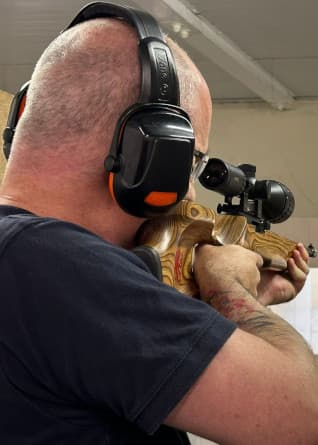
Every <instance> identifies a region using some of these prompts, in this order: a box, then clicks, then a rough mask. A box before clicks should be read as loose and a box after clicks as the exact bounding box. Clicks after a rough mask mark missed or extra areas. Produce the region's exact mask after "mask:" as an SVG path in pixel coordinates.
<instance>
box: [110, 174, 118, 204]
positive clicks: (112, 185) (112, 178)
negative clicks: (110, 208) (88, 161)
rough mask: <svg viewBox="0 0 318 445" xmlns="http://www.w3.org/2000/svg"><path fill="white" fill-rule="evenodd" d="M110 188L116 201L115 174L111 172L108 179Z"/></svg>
mask: <svg viewBox="0 0 318 445" xmlns="http://www.w3.org/2000/svg"><path fill="white" fill-rule="evenodd" d="M108 187H109V193H110V195H111V197H112V198H113V200H114V201H116V199H115V193H114V173H112V172H110V173H109V177H108Z"/></svg>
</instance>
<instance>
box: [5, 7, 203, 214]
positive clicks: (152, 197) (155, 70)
mask: <svg viewBox="0 0 318 445" xmlns="http://www.w3.org/2000/svg"><path fill="white" fill-rule="evenodd" d="M101 17H105V18H106V17H108V18H118V19H121V20H125V21H127V22H128V23H129V24H130V25H131V26H133V27H134V28H135V30H136V32H137V36H138V50H139V60H140V66H141V87H140V97H139V100H138V102H137V103H136V104H134V105H132V106H131V107H129V108H128V109H127V110H126V111H125V112H124V113H123V114H122V116H121V117H120V119H119V121H118V122H117V125H116V129H115V133H114V136H113V141H112V145H111V149H110V152H109V155H108V156H107V157H106V159H105V162H104V165H105V171H106V173H107V175H108V185H109V190H110V193H111V196H112V197H113V199H114V201H115V202H116V203H117V204H118V205H119V206H120V207H121V208H122V209H123V210H124V211H125V212H127V213H129V214H131V215H134V216H138V217H142V218H148V217H151V216H156V215H160V214H162V213H165V212H167V211H168V210H170V209H171V208H172V207H174V206H175V205H176V204H178V203H179V201H181V200H182V199H183V198H184V197H185V195H186V193H187V191H188V187H189V180H190V174H191V168H192V162H193V152H194V145H195V139H194V132H193V128H192V125H191V121H190V118H189V116H188V115H187V113H186V112H185V111H184V110H183V109H182V108H180V97H179V96H180V94H179V81H178V77H177V72H176V68H175V63H174V59H173V55H172V53H171V51H170V48H169V47H168V45H167V44H166V43H165V41H164V38H163V35H162V33H161V30H160V27H159V25H158V23H157V22H156V20H155V19H154V18H153V17H152V16H151V15H149V14H148V13H146V12H143V11H138V10H135V9H132V8H129V7H123V6H118V5H114V4H111V3H104V2H95V3H90V4H88V5H87V6H85V7H84V8H82V9H81V10H80V11H79V13H78V14H77V16H76V17H75V18H74V19H73V20H72V22H71V23H70V25H69V26H68V27H67V28H65V29H64V30H63V31H62V32H64V31H66V30H67V29H69V28H72V27H73V26H75V25H77V24H78V23H81V22H84V21H87V20H92V19H95V18H101ZM105 45H106V42H105ZM27 87H28V84H25V85H24V86H23V87H22V88H21V90H20V91H19V93H18V94H17V95H16V96H15V97H14V99H13V102H12V105H11V109H10V113H9V118H8V125H7V128H6V129H5V130H4V133H3V138H4V152H5V156H6V158H8V157H9V155H10V150H11V143H12V140H13V137H14V132H15V128H16V125H17V122H18V119H19V117H20V116H21V113H22V111H23V107H24V103H25V97H26V91H27Z"/></svg>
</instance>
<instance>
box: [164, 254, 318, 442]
mask: <svg viewBox="0 0 318 445" xmlns="http://www.w3.org/2000/svg"><path fill="white" fill-rule="evenodd" d="M233 248H234V249H233ZM235 248H236V249H235ZM213 249H215V248H213V247H211V246H203V247H201V248H200V249H199V251H198V252H197V258H196V262H195V271H196V279H197V281H198V283H199V286H200V295H201V297H202V299H204V300H205V301H206V302H208V303H209V304H211V305H213V307H215V308H216V309H217V310H218V311H219V312H221V313H222V314H223V315H224V316H225V317H227V318H229V319H231V320H233V321H235V322H236V323H237V324H238V326H239V329H237V330H236V331H235V332H234V333H233V335H232V336H231V337H230V339H229V340H228V341H227V342H226V344H225V345H224V346H223V348H222V349H221V350H220V351H219V353H218V354H217V356H216V357H215V358H214V359H213V360H212V362H211V363H210V365H209V366H208V367H207V369H206V370H205V371H204V373H203V374H202V375H201V376H200V378H199V379H198V381H197V382H196V383H195V384H194V386H193V387H192V388H191V390H190V391H189V392H188V394H187V395H186V396H185V397H184V399H183V400H182V401H181V402H180V403H179V404H178V405H177V406H176V407H175V408H174V410H173V411H172V412H171V413H170V415H169V416H168V418H167V423H168V424H169V425H173V426H175V427H178V428H180V429H184V430H186V431H190V432H193V433H194V434H198V435H200V436H203V437H206V438H208V439H210V440H214V441H216V442H220V443H222V444H224V445H225V444H231V445H232V444H233V445H240V444H242V445H248V444H251V445H254V444H256V443H257V445H268V444H271V445H300V444H304V445H315V444H317V441H318V421H317V419H318V366H317V361H316V360H315V358H314V355H313V354H312V352H311V350H310V348H309V347H308V346H307V344H306V343H305V341H304V340H303V339H302V337H301V336H300V335H299V334H298V333H297V332H296V331H295V330H294V329H293V328H292V327H291V326H290V325H289V324H288V323H286V322H285V321H284V320H282V319H281V318H280V317H278V316H277V315H275V314H273V313H272V312H271V310H270V309H268V308H267V307H264V306H263V305H262V304H261V303H259V302H258V301H257V300H256V299H255V298H254V297H253V295H254V296H256V290H255V289H257V286H258V284H259V280H260V275H259V272H258V267H257V266H260V262H259V261H260V260H259V258H257V256H256V254H254V253H253V252H249V253H248V254H246V253H244V258H242V257H240V254H241V251H239V250H238V249H240V248H239V247H238V246H228V249H227V250H226V251H225V254H226V257H227V259H226V261H223V260H222V258H220V255H219V252H218V255H217V256H215V250H213ZM224 249H225V248H224ZM246 252H247V251H246ZM253 255H254V257H253ZM229 258H231V261H229V260H228V259H229ZM242 261H243V263H242ZM242 264H244V270H245V272H244V271H243V270H242V269H243V267H242ZM250 271H252V273H251V272H250ZM253 276H254V281H253ZM247 289H250V290H251V292H252V294H253V295H251V293H249V292H248V291H247Z"/></svg>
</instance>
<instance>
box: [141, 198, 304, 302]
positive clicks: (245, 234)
mask: <svg viewBox="0 0 318 445" xmlns="http://www.w3.org/2000/svg"><path fill="white" fill-rule="evenodd" d="M137 243H138V245H143V246H146V247H148V248H151V249H153V250H154V251H155V252H156V253H157V254H158V255H159V258H160V263H161V270H162V280H163V282H164V283H166V284H168V285H170V286H172V287H175V288H176V289H178V290H179V291H181V292H183V293H185V294H187V295H191V296H195V295H197V294H198V288H197V285H196V283H195V280H194V276H193V273H192V263H193V252H194V249H195V246H196V245H198V244H212V245H216V246H222V245H227V244H238V245H241V246H243V247H245V248H247V249H250V250H253V251H255V252H257V253H259V254H260V255H261V256H262V257H263V260H264V266H263V267H266V268H271V269H273V270H278V271H284V270H285V269H286V267H287V259H288V258H290V257H291V255H292V252H293V250H294V249H295V248H296V244H297V243H296V242H294V241H290V240H289V239H287V238H284V237H282V236H280V235H277V234H275V233H273V232H271V231H265V232H262V233H259V232H256V231H255V228H254V226H252V225H250V224H248V223H247V219H246V218H245V216H236V215H223V214H217V213H216V212H215V211H214V210H212V209H209V208H207V207H204V206H202V205H199V204H196V203H194V202H191V201H182V202H181V203H180V204H179V206H178V207H177V209H176V211H175V213H174V214H170V215H165V216H160V217H157V218H153V219H150V220H148V221H146V222H145V223H144V224H143V225H142V226H141V228H140V230H139V231H138V234H137Z"/></svg>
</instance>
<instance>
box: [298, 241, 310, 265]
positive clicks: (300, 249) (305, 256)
mask: <svg viewBox="0 0 318 445" xmlns="http://www.w3.org/2000/svg"><path fill="white" fill-rule="evenodd" d="M297 251H298V252H299V253H300V255H301V257H302V258H303V260H304V261H306V263H308V261H309V254H308V251H307V249H306V247H305V246H304V245H303V243H298V244H297Z"/></svg>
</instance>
